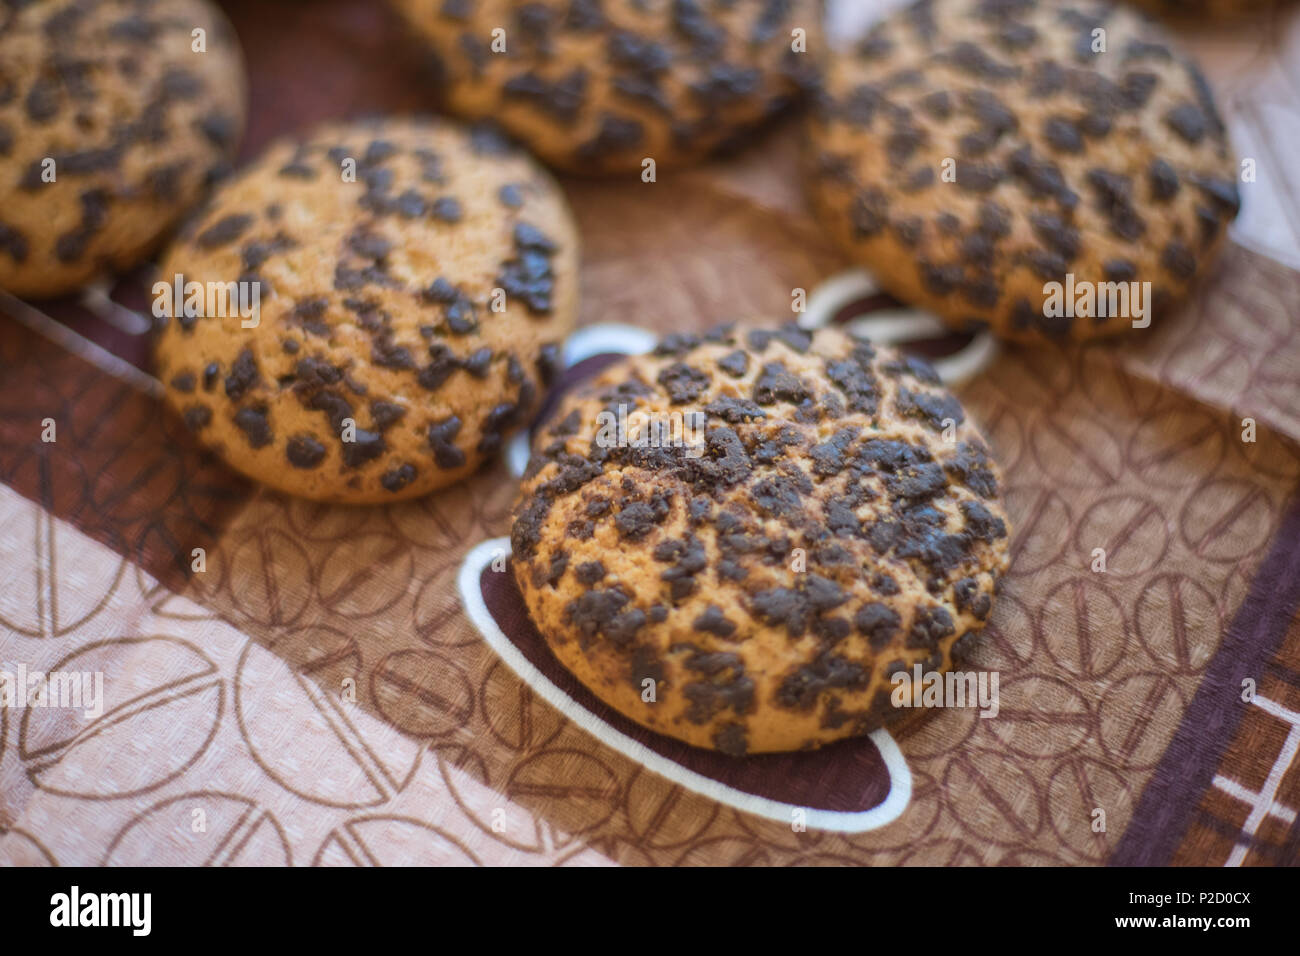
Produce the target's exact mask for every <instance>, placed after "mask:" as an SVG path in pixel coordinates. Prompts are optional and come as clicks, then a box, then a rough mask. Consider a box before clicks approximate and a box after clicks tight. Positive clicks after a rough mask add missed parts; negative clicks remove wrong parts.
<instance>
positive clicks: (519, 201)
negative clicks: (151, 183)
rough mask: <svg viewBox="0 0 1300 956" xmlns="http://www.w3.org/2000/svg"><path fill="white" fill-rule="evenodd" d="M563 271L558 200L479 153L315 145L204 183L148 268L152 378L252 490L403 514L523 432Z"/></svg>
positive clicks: (396, 125)
mask: <svg viewBox="0 0 1300 956" xmlns="http://www.w3.org/2000/svg"><path fill="white" fill-rule="evenodd" d="M577 257H578V240H577V235H576V232H575V227H574V224H573V221H572V219H571V217H570V213H569V210H568V207H567V205H566V203H565V201H564V198H563V196H562V194H561V193H560V192H559V190H558V188H557V187H556V185H555V184H554V182H553V181H552V180H551V178H550V177H549V176H548V175H547V174H546V173H545V172H544V171H543V170H542V169H541V168H540V167H539V166H538V165H537V164H536V163H535V162H533V161H532V160H531V159H530V158H528V157H527V156H525V155H524V154H522V153H520V152H518V151H516V150H513V149H512V148H510V147H509V146H508V145H507V144H505V143H504V142H503V141H502V140H501V138H500V137H499V136H498V135H496V134H492V133H489V132H485V131H474V132H467V131H465V130H463V129H461V128H460V127H457V126H453V125H451V124H449V123H445V122H442V121H436V120H424V119H390V120H374V121H363V122H357V123H350V124H346V123H345V124H334V125H327V126H324V127H322V128H319V129H317V130H315V131H314V132H313V133H312V134H311V135H310V136H308V137H307V138H306V139H305V140H302V141H300V142H287V141H286V142H281V143H279V144H278V145H275V146H273V147H272V148H271V149H270V150H268V152H267V153H266V154H265V155H264V156H263V157H262V158H261V159H260V160H259V161H257V162H256V163H255V164H253V165H252V166H250V167H249V168H247V169H245V170H243V171H242V172H241V173H240V174H239V176H238V177H236V178H233V179H231V180H229V181H227V182H226V183H224V184H223V185H222V187H221V188H220V189H219V190H218V191H217V192H216V193H215V194H214V196H213V200H212V202H211V204H210V206H209V207H208V208H207V209H206V210H205V211H204V212H203V214H202V215H201V216H200V217H199V218H198V219H197V220H195V221H194V222H192V223H190V224H189V225H187V227H186V230H185V233H184V235H183V237H182V238H181V240H180V241H178V242H177V244H176V245H174V246H173V247H172V248H171V249H170V250H169V251H168V253H167V255H166V257H165V258H164V260H163V262H162V265H161V268H160V271H161V279H160V285H159V286H157V287H155V292H156V293H159V300H158V301H157V302H156V305H157V306H158V311H159V312H161V313H162V317H161V318H160V324H161V332H160V334H159V337H158V343H157V366H158V376H159V378H160V379H162V381H163V383H164V384H165V385H166V388H167V401H168V403H169V404H170V405H171V406H172V407H173V408H174V409H175V410H176V411H177V412H178V413H179V414H180V415H181V417H182V418H183V419H184V421H185V424H186V425H188V426H189V427H190V428H191V429H192V430H193V431H194V432H195V433H196V434H197V435H198V437H199V439H200V440H201V441H203V442H204V443H205V444H207V445H208V446H210V447H211V448H213V449H215V450H216V451H217V452H218V453H219V454H220V455H221V456H222V457H223V458H224V459H225V460H226V461H227V462H228V463H229V464H230V465H232V466H233V467H235V468H236V469H238V470H239V471H242V472H244V473H245V474H247V475H249V476H251V477H252V478H254V479H256V480H257V481H260V482H263V483H265V484H267V485H270V486H272V487H274V488H278V489H280V490H282V491H285V492H288V493H290V494H294V495H301V496H304V497H308V498H314V499H317V500H321V501H337V502H350V503H359V502H380V501H395V500H398V499H401V498H410V497H414V496H416V495H422V494H425V493H427V492H429V491H432V490H434V489H436V488H441V487H443V486H445V485H448V484H450V483H452V482H454V481H457V480H458V479H460V478H462V477H464V476H465V475H466V474H468V473H469V472H470V471H472V470H473V469H474V468H475V467H476V466H477V465H479V464H480V463H481V462H482V461H483V460H484V459H485V458H487V457H488V456H490V455H492V454H494V453H495V452H496V451H497V450H498V449H499V448H500V447H501V444H502V440H503V438H504V436H505V435H507V434H508V433H509V432H510V431H511V430H513V429H515V428H518V427H519V426H521V425H523V424H525V423H526V422H527V421H528V419H529V416H530V413H531V411H532V410H533V409H534V407H535V405H536V402H537V400H538V398H539V396H540V394H541V391H542V389H543V388H544V387H545V385H546V384H547V383H548V381H549V380H550V377H551V375H552V374H553V373H554V372H555V371H556V370H557V367H558V362H559V356H560V343H561V342H562V341H563V339H564V337H565V336H566V335H567V333H568V332H569V331H570V329H571V328H572V326H573V322H574V316H575V311H576V306H577ZM175 290H181V291H175ZM190 290H193V292H194V300H193V307H189V306H190V305H191V300H190V298H189V297H190V295H191V291H190ZM223 290H226V291H223ZM200 299H201V301H200ZM236 303H237V304H238V305H239V306H240V308H235V307H234V304H236ZM252 305H258V308H257V309H256V310H254V309H253V308H252ZM214 306H215V307H214ZM244 306H248V307H247V308H244ZM254 311H256V315H254Z"/></svg>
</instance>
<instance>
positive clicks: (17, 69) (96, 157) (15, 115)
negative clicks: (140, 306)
mask: <svg viewBox="0 0 1300 956" xmlns="http://www.w3.org/2000/svg"><path fill="white" fill-rule="evenodd" d="M195 31H202V33H201V35H200V36H196V35H195ZM200 46H201V47H202V49H197V47H200ZM244 105H245V104H244V76H243V60H242V57H241V55H240V52H239V45H238V41H237V40H236V38H235V35H234V32H233V30H231V28H230V25H229V24H228V23H227V22H226V20H225V18H224V17H223V16H222V15H221V13H220V12H218V11H217V10H216V9H215V8H214V7H213V6H212V5H211V4H209V3H207V2H206V0H135V2H132V0H47V2H40V3H31V4H16V5H0V288H3V289H6V290H8V291H9V292H12V293H14V294H16V295H21V296H31V297H43V296H52V295H58V294H62V293H65V292H70V291H73V290H74V289H76V288H77V287H79V286H81V285H83V284H85V283H86V282H88V281H90V280H91V279H93V278H95V277H96V276H97V275H98V274H100V273H101V272H105V271H118V270H124V269H127V268H130V267H132V266H134V265H136V264H138V263H139V262H140V261H141V260H142V259H144V258H145V257H146V256H147V255H148V254H149V253H150V252H151V251H152V250H153V248H154V246H155V245H156V243H157V242H158V240H159V239H160V238H161V237H162V236H163V234H164V233H165V232H166V231H167V230H168V229H169V228H170V227H171V226H172V225H173V224H174V223H175V222H176V221H177V219H178V218H179V217H180V215H181V214H182V213H183V212H184V211H185V209H187V208H188V207H190V206H192V205H193V204H194V203H195V202H196V201H197V200H198V199H199V198H200V196H201V195H202V193H203V191H204V189H205V188H206V186H208V185H209V184H210V182H211V181H212V179H213V178H214V177H215V176H216V175H217V174H220V173H222V172H224V171H225V170H226V169H227V168H228V161H229V159H230V158H231V157H232V156H233V154H234V150H235V146H236V144H237V141H238V139H239V134H240V131H241V130H242V128H243V124H244Z"/></svg>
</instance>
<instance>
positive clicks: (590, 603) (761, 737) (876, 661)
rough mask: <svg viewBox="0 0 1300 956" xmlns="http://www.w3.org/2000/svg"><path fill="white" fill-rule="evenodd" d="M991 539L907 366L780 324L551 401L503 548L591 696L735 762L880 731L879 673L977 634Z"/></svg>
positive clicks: (964, 464)
mask: <svg viewBox="0 0 1300 956" xmlns="http://www.w3.org/2000/svg"><path fill="white" fill-rule="evenodd" d="M620 421H621V422H623V424H622V425H621V426H620V425H619V424H618V423H619V422H620ZM1007 535H1008V530H1007V521H1006V513H1005V510H1004V508H1003V505H1002V499H1001V485H1000V478H999V474H998V468H997V466H996V465H995V464H994V463H993V461H992V459H991V457H990V453H989V450H988V447H987V446H986V444H985V442H984V441H983V439H982V438H981V437H980V434H979V432H978V431H977V429H976V427H975V425H974V424H972V423H971V422H970V421H969V420H968V419H967V418H966V415H965V413H964V412H963V410H962V407H961V405H960V404H959V403H958V402H957V400H956V399H955V398H953V397H952V395H950V394H949V393H948V392H946V391H945V390H944V389H943V387H942V386H941V385H940V384H939V381H938V379H937V378H936V376H935V375H934V372H933V370H932V369H931V368H930V366H929V365H928V364H927V363H925V362H923V361H920V360H917V359H912V358H904V357H902V356H901V355H899V354H898V353H896V352H894V351H892V350H890V349H887V348H884V347H880V346H873V345H871V344H870V343H868V342H866V341H864V340H859V339H855V338H853V337H850V336H848V335H845V334H843V333H842V332H839V331H836V330H823V331H819V332H817V333H815V334H810V333H808V332H805V331H802V330H800V329H798V328H797V327H794V326H787V327H785V328H782V329H779V330H774V331H766V330H750V331H748V332H747V333H741V332H737V331H735V330H733V329H731V328H722V329H718V330H715V331H713V332H711V333H708V334H706V335H704V336H702V337H697V336H691V335H677V336H670V337H668V338H666V339H664V340H663V341H662V343H661V344H660V346H659V348H658V350H657V351H655V352H654V353H653V354H651V355H649V356H645V357H639V358H632V359H627V360H624V361H621V362H620V363H618V364H616V365H614V366H612V367H610V368H609V369H608V370H606V371H605V372H603V373H602V374H600V375H599V376H598V377H597V378H596V379H594V380H593V381H592V382H590V383H589V384H588V385H586V386H585V387H583V388H582V389H581V390H579V391H577V392H575V393H574V394H572V395H570V396H567V397H565V398H564V399H563V400H562V401H561V402H560V404H559V407H558V408H557V410H556V411H555V412H554V413H553V414H552V416H551V417H550V418H549V419H548V424H547V425H546V426H545V427H544V428H543V429H541V430H540V432H539V434H538V437H537V439H536V442H535V446H534V454H533V458H532V461H531V462H530V464H529V467H528V470H527V472H526V474H525V476H524V481H523V487H522V489H521V494H520V498H519V501H518V503H517V505H516V511H515V522H514V527H513V530H512V533H511V543H512V548H513V553H514V556H513V569H514V574H515V577H516V579H517V580H518V583H519V587H520V589H521V590H522V592H523V596H524V600H525V602H526V604H527V606H528V609H529V612H530V613H531V615H532V618H533V621H534V622H535V623H536V625H537V627H538V629H539V630H540V631H541V633H542V634H543V635H544V636H545V638H546V640H547V642H548V643H549V645H550V647H551V649H552V650H553V651H554V653H555V655H556V657H557V658H558V659H559V660H560V661H561V663H563V664H564V665H565V666H566V667H567V668H568V669H569V670H570V671H572V672H573V674H574V675H575V676H576V677H577V678H578V679H579V680H581V681H582V682H583V683H584V684H585V685H586V686H587V687H589V688H590V689H591V690H592V692H593V693H595V694H596V695H597V696H599V697H600V698H601V699H602V700H604V701H605V702H606V703H608V704H609V705H610V706H612V707H614V708H615V709H616V710H618V711H620V712H621V713H623V714H625V715H626V716H628V717H630V718H631V719H633V720H635V721H637V722H639V723H641V724H644V725H645V726H647V727H650V728H652V729H654V730H656V731H659V732H661V733H665V734H669V735H671V736H673V737H677V738H680V739H681V740H684V741H686V742H688V743H691V744H694V745H697V746H700V747H710V748H715V749H717V750H721V751H724V752H726V753H729V754H734V755H740V754H745V753H757V752H761V751H780V750H795V749H800V748H808V747H817V746H819V745H821V744H824V743H826V742H828V741H832V740H836V739H838V738H841V737H848V736H851V735H855V734H862V733H866V732H868V731H870V730H872V729H874V728H876V727H878V726H880V724H881V723H882V722H883V721H885V720H886V719H887V718H888V717H889V716H890V715H891V714H892V713H893V712H894V710H895V708H894V706H893V703H892V701H891V693H892V692H893V691H894V689H895V685H894V683H893V682H892V680H891V678H892V675H894V674H896V673H899V672H907V673H909V674H910V673H912V672H913V667H914V665H917V664H919V665H921V667H922V670H923V672H924V671H936V672H937V671H942V670H945V669H947V668H949V667H950V666H951V665H952V664H953V662H954V659H955V657H956V656H957V655H958V653H959V651H960V648H961V646H962V645H964V644H965V643H966V642H967V641H968V640H969V639H970V638H971V636H972V635H974V634H975V633H976V632H977V631H979V630H980V628H981V627H982V626H983V625H984V623H985V622H986V621H987V620H988V616H989V611H990V609H991V607H992V603H993V595H994V592H995V590H996V588H997V582H998V579H999V576H1000V575H1001V574H1002V572H1003V571H1004V570H1005V568H1006V566H1007V561H1008V558H1007Z"/></svg>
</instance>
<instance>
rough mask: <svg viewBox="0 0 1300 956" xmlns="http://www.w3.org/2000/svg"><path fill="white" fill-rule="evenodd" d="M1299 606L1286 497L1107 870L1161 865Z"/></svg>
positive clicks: (1296, 545) (1296, 501)
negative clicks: (1251, 686) (1245, 693)
mask: <svg viewBox="0 0 1300 956" xmlns="http://www.w3.org/2000/svg"><path fill="white" fill-rule="evenodd" d="M1297 607H1300V498H1293V499H1292V502H1291V506H1290V507H1289V508H1288V510H1287V513H1286V517H1285V518H1283V520H1282V524H1281V526H1280V527H1279V528H1278V531H1277V534H1276V536H1275V537H1274V540H1273V547H1272V548H1271V549H1270V550H1269V553H1268V556H1267V557H1265V558H1264V561H1263V563H1262V564H1261V565H1260V566H1259V571H1258V572H1257V573H1256V574H1255V578H1254V580H1253V581H1251V585H1250V591H1249V592H1248V593H1247V595H1246V599H1245V600H1244V601H1243V602H1242V604H1241V607H1240V608H1238V610H1237V615H1236V617H1234V618H1233V620H1232V624H1231V626H1230V627H1229V628H1228V633H1227V634H1226V635H1225V637H1224V639H1223V643H1222V644H1221V645H1220V646H1219V650H1218V651H1217V652H1216V653H1215V655H1214V659H1213V660H1212V661H1211V662H1210V666H1209V667H1208V668H1207V669H1206V672H1205V677H1204V678H1203V679H1202V681H1201V684H1200V687H1199V688H1197V691H1196V696H1195V697H1193V698H1192V703H1191V705H1190V706H1189V707H1188V708H1187V711H1186V713H1184V714H1183V719H1182V722H1181V723H1180V724H1179V726H1178V732H1177V733H1176V734H1175V735H1174V739H1173V740H1172V741H1171V742H1170V744H1169V747H1168V748H1167V749H1166V750H1165V752H1164V756H1163V757H1161V759H1160V764H1159V766H1157V767H1156V772H1155V773H1154V774H1153V775H1152V778H1151V782H1150V783H1149V784H1147V787H1146V789H1145V790H1144V791H1143V792H1142V797H1141V799H1140V800H1139V802H1138V807H1137V811H1136V812H1135V813H1134V814H1133V819H1132V821H1131V822H1130V823H1129V825H1128V829H1127V830H1125V831H1124V836H1123V838H1122V839H1121V841H1120V844H1119V846H1118V847H1117V848H1116V849H1115V852H1114V853H1113V854H1112V855H1111V858H1110V860H1109V861H1108V864H1109V865H1110V866H1166V865H1168V864H1169V862H1170V860H1171V859H1172V857H1173V855H1174V852H1175V851H1176V850H1177V848H1178V845H1179V844H1180V843H1181V842H1182V840H1183V837H1184V835H1185V834H1186V832H1187V830H1188V828H1189V827H1190V826H1191V825H1192V822H1193V819H1194V812H1195V810H1196V807H1197V805H1198V804H1199V803H1200V800H1201V797H1202V795H1203V794H1204V792H1205V790H1206V788H1207V787H1211V786H1213V783H1212V781H1213V779H1214V774H1215V771H1216V769H1217V768H1218V766H1219V762H1220V760H1221V758H1222V756H1223V754H1224V752H1225V750H1226V749H1227V747H1228V744H1229V742H1230V741H1231V740H1232V738H1233V736H1234V734H1235V733H1236V731H1237V728H1238V726H1239V725H1240V724H1241V721H1242V719H1243V718H1244V717H1245V715H1246V711H1247V708H1248V707H1249V706H1250V705H1249V704H1247V703H1246V702H1245V701H1243V700H1242V699H1241V693H1242V683H1241V682H1242V681H1243V680H1244V679H1245V678H1247V677H1249V678H1252V679H1254V680H1255V681H1256V683H1258V682H1259V681H1260V679H1261V677H1262V676H1263V674H1264V670H1265V668H1266V667H1267V665H1268V661H1269V658H1270V657H1272V656H1273V654H1274V652H1275V651H1276V650H1277V648H1278V646H1279V645H1280V644H1281V642H1282V640H1283V638H1284V637H1285V636H1286V632H1287V628H1288V626H1289V625H1290V623H1291V619H1292V617H1294V615H1295V613H1296V609H1297Z"/></svg>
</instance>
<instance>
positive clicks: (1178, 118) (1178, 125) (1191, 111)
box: [1165, 103, 1210, 145]
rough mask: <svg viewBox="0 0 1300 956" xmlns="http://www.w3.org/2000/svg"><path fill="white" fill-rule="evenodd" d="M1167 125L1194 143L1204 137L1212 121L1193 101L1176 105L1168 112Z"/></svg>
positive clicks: (1187, 140) (1184, 138)
mask: <svg viewBox="0 0 1300 956" xmlns="http://www.w3.org/2000/svg"><path fill="white" fill-rule="evenodd" d="M1165 125H1167V126H1168V127H1169V128H1170V129H1172V130H1173V131H1174V132H1175V133H1177V134H1178V135H1179V136H1181V137H1182V138H1183V140H1184V141H1186V142H1188V143H1191V144H1192V145H1195V144H1197V143H1199V142H1200V141H1201V140H1202V139H1204V138H1205V134H1206V133H1207V132H1209V129H1210V123H1209V121H1208V120H1207V119H1206V118H1205V114H1204V113H1203V112H1201V110H1200V109H1199V108H1198V107H1197V106H1196V105H1194V104H1192V103H1184V104H1183V105H1181V106H1176V107H1174V108H1173V109H1171V110H1170V111H1169V112H1168V113H1166V114H1165Z"/></svg>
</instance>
